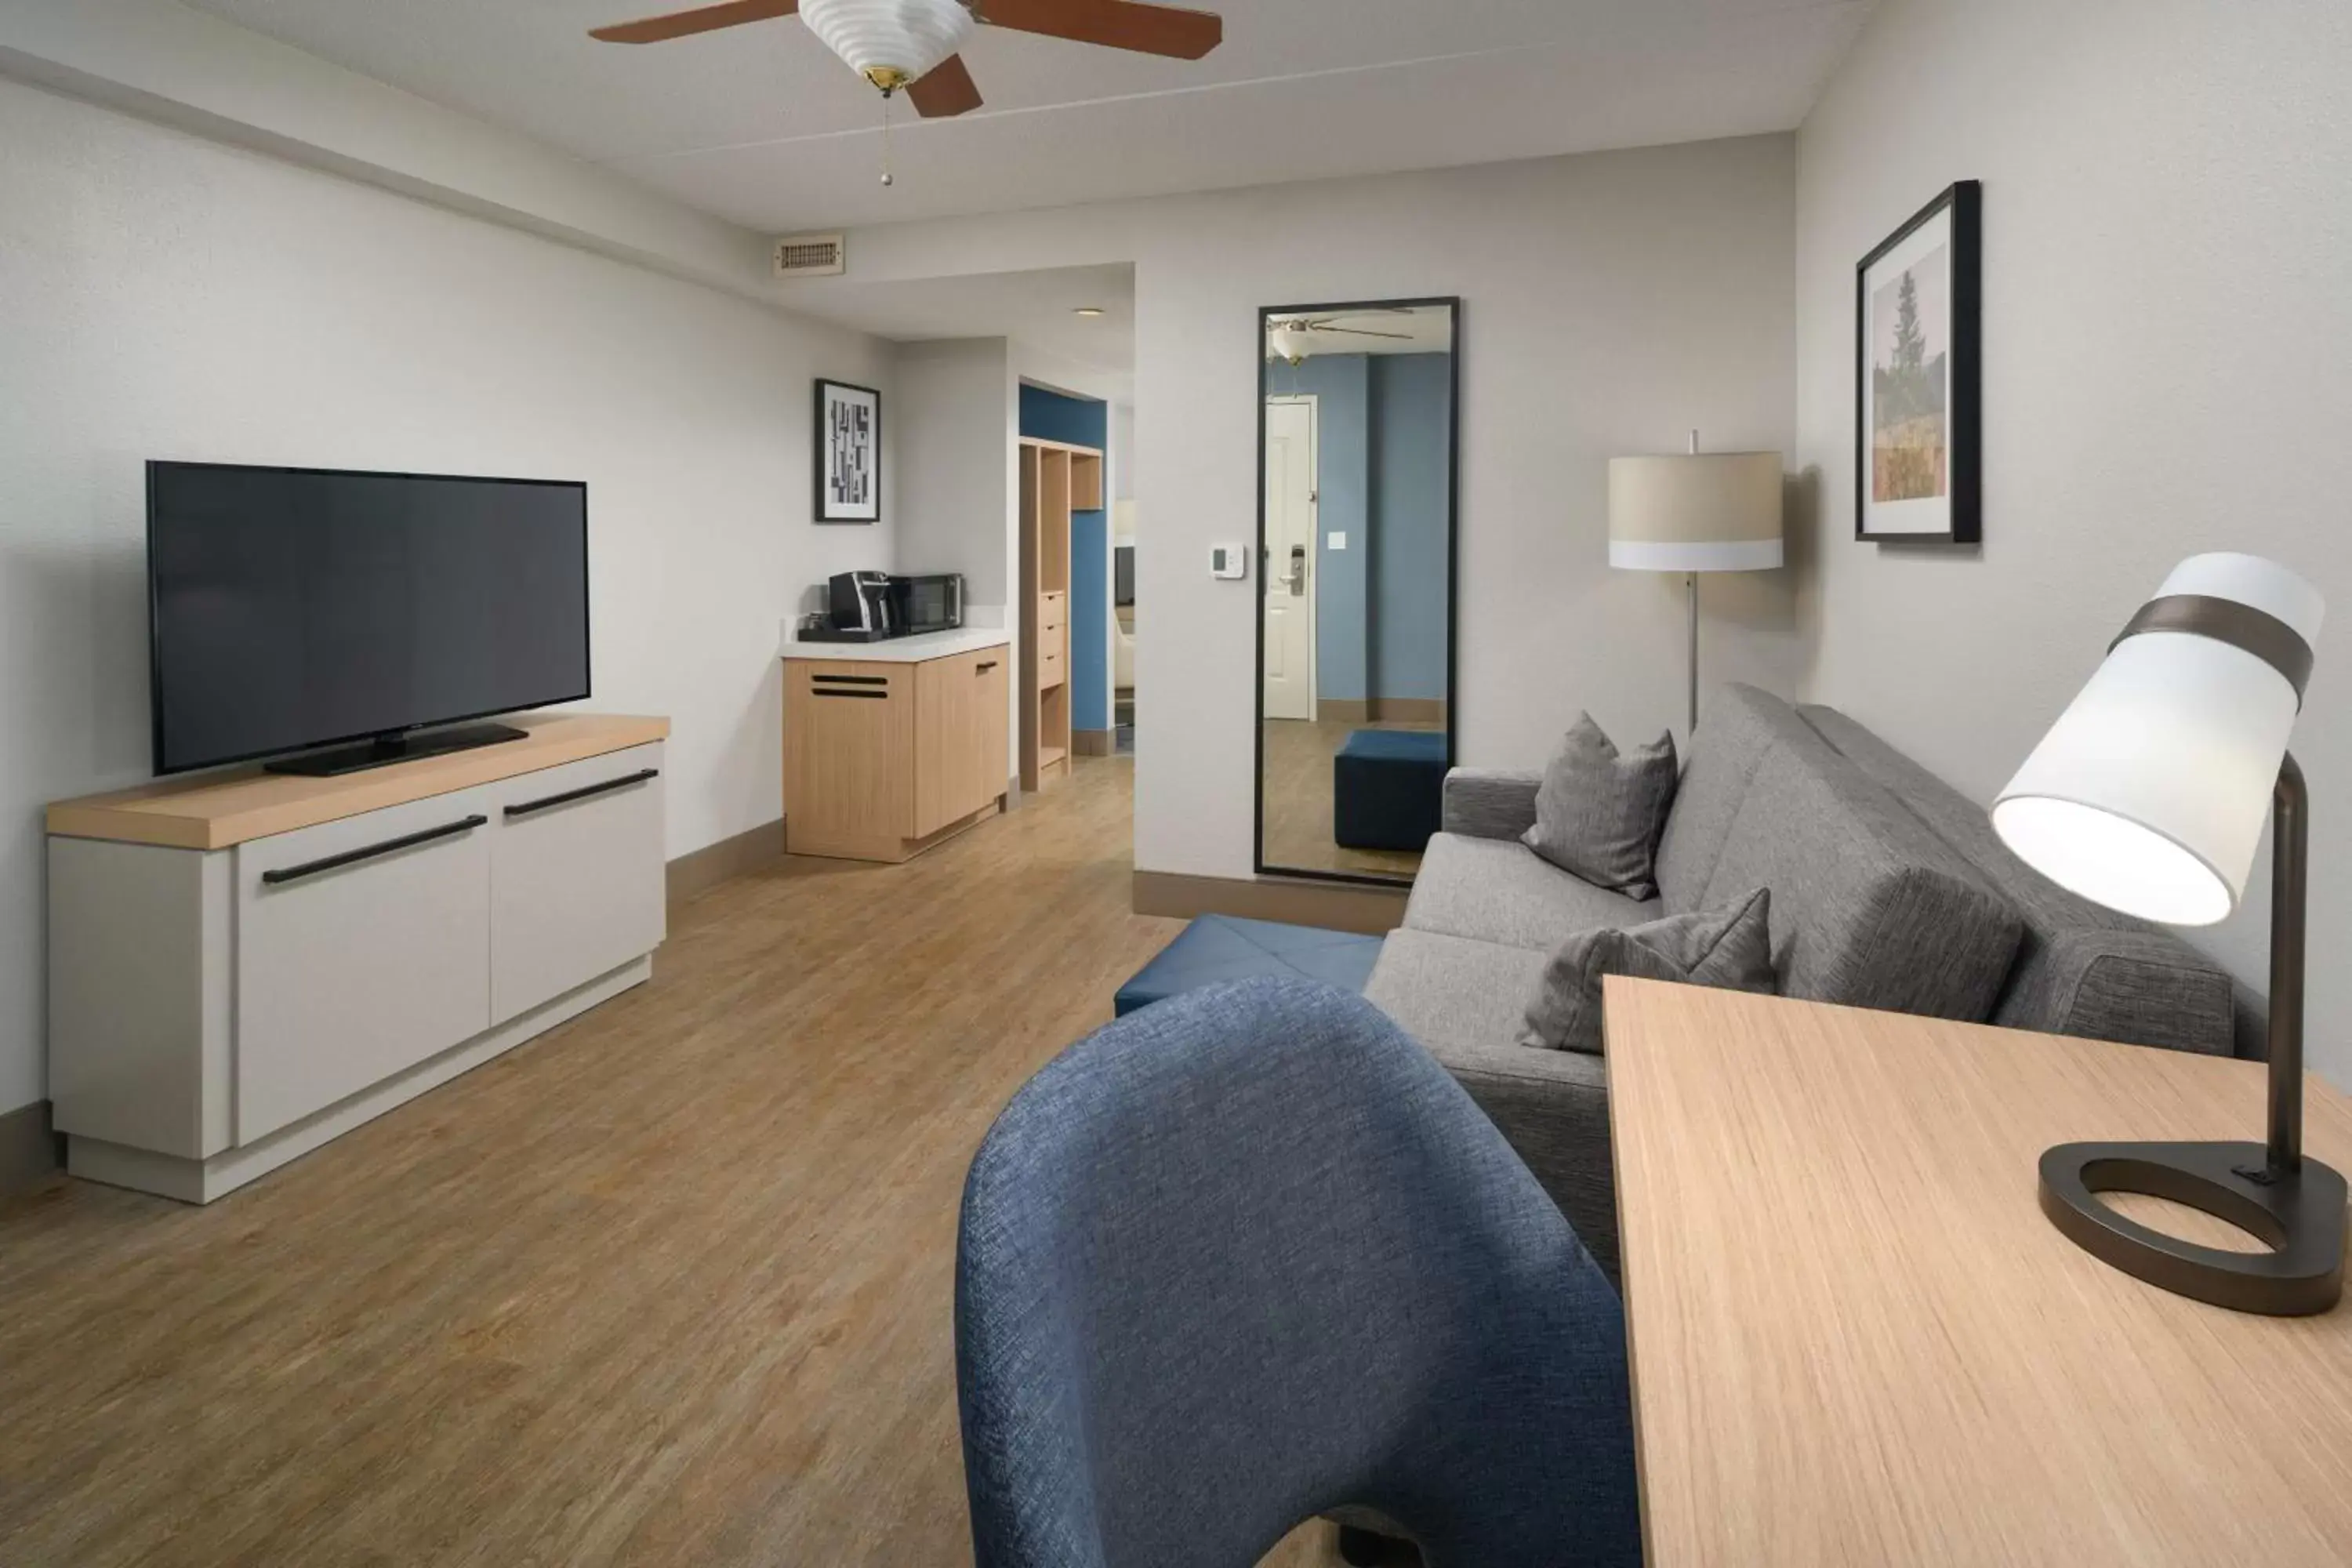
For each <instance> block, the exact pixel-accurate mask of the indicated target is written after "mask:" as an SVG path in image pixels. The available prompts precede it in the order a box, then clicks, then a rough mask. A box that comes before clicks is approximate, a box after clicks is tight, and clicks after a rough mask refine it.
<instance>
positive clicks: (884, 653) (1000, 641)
mask: <svg viewBox="0 0 2352 1568" xmlns="http://www.w3.org/2000/svg"><path fill="white" fill-rule="evenodd" d="M793 630H794V628H793V626H789V625H787V626H785V628H784V653H783V656H784V657H785V658H826V659H834V660H837V661H839V662H842V663H854V664H920V663H922V662H923V661H924V660H925V659H929V658H951V657H953V656H954V655H956V654H960V653H978V652H979V651H980V650H981V649H982V648H984V647H1010V646H1011V645H1012V642H1013V634H1011V633H1010V632H1008V631H1006V630H1005V629H1004V628H1003V626H965V627H964V628H963V629H962V630H961V631H952V632H918V633H916V634H915V635H914V636H913V637H893V638H891V639H890V640H889V641H888V642H801V641H798V640H796V639H795V638H794V637H793Z"/></svg>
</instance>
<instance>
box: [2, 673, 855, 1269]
mask: <svg viewBox="0 0 2352 1568" xmlns="http://www.w3.org/2000/svg"><path fill="white" fill-rule="evenodd" d="M877 706H878V704H877ZM518 721H519V722H520V725H521V726H522V728H523V729H524V730H525V731H527V738H526V739H524V740H522V741H520V742H516V743H514V744H512V745H499V746H486V747H483V748H481V749H479V750H474V751H462V752H453V753H449V754H447V755H443V756H435V757H425V758H422V759H419V760H416V761H414V762H410V763H404V764H403V765H401V766H398V767H384V768H373V769H370V770H368V771H367V772H364V773H352V774H350V775H347V776H344V777H341V778H303V777H298V776H294V775H291V774H287V773H264V772H262V771H261V770H260V769H258V768H236V769H232V770H229V771H227V772H226V773H210V774H205V775H203V776H200V777H195V778H189V777H173V778H168V779H158V780H156V781H155V782H154V783H152V784H143V785H140V786H138V787H136V788H133V789H129V790H122V791H118V792H116V793H114V794H110V795H97V796H92V797H90V798H89V799H85V800H76V801H60V802H58V804H57V805H52V806H50V807H49V811H48V939H49V940H48V955H49V970H48V973H49V992H48V1062H49V1096H50V1100H51V1101H52V1103H53V1107H54V1112H53V1113H54V1116H55V1121H56V1126H57V1130H58V1131H60V1132H62V1133H64V1134H66V1135H67V1154H66V1168H67V1169H68V1171H70V1172H72V1173H74V1174H75V1175H78V1176H83V1177H88V1178H90V1179H92V1180H95V1181H100V1182H111V1183H114V1184H117V1185H119V1186H126V1187H133V1188H136V1189H138V1190H140V1191H142V1192H149V1193H158V1194H163V1195H164V1196H166V1197H174V1198H180V1199H183V1200H184V1201H186V1202H190V1203H200V1204H201V1203H209V1202H211V1201H212V1200H213V1199H215V1198H216V1197H219V1196H220V1195H221V1194H224V1193H226V1192H230V1191H233V1190H234V1189H236V1188H237V1187H239V1186H242V1185H243V1184H246V1183H247V1182H249V1181H252V1180H253V1179H254V1178H255V1177H257V1176H259V1175H261V1174H262V1173H265V1172H268V1171H271V1170H274V1169H276V1168H277V1167H278V1166H280V1165H283V1164H285V1163H288V1162H289V1161H291V1160H293V1159H295V1158H297V1157H299V1155H301V1154H303V1153H305V1152H308V1151H310V1150H312V1149H315V1148H318V1147H319V1146H320V1144H322V1143H325V1142H328V1141H329V1140H331V1139H333V1138H336V1137H338V1136H340V1135H341V1134H342V1133H343V1132H345V1131H349V1130H350V1129H351V1128H353V1127H356V1126H358V1125H359V1124H360V1123H361V1122H362V1121H367V1120H369V1119H370V1118H371V1117H374V1116H379V1115H382V1114H383V1112H384V1111H387V1110H391V1109H392V1108H393V1107H394V1106H395V1105H398V1104H401V1103H402V1102H403V1101H404V1100H413V1099H415V1097H416V1096H418V1095H420V1094H423V1093H424V1092H425V1090H427V1089H431V1088H433V1087H434V1086H435V1085H436V1084H439V1083H443V1082H446V1081H447V1080H448V1079H453V1078H456V1077H457V1075H458V1074H460V1073H463V1072H465V1071H467V1069H469V1068H474V1067H476V1066H478V1065H479V1064H481V1063H483V1062H485V1061H488V1060H489V1059H490V1058H493V1057H495V1056H497V1055H498V1054H499V1053H500V1052H501V1051H505V1050H507V1049H509V1048H510V1047H514V1046H517V1045H520V1044H521V1043H522V1042H523V1041H524V1040H527V1039H530V1038H531V1037H533V1036H536V1035H542V1034H544V1033H546V1032H547V1031H548V1030H550V1029H552V1028H553V1027H555V1026H557V1025H558V1024H561V1023H562V1022H563V1021H564V1020H565V1019H567V1018H570V1017H572V1016H575V1015H578V1014H581V1013H584V1012H586V1011H587V1010H588V1009H589V1008H591V1007H593V1006H594V1005H596V1004H598V1003H600V1002H602V1001H604V999H605V998H607V997H610V996H614V995H617V994H620V993H621V992H623V991H625V990H627V989H628V988H629V987H630V986H633V985H635V984H637V983H638V982H640V981H642V980H644V979H646V977H647V975H648V974H650V973H651V972H652V968H651V966H652V954H653V952H654V950H655V949H656V947H658V946H659V945H660V944H661V941H662V937H663V935H664V933H665V931H666V930H667V923H666V916H665V914H664V898H663V893H664V885H663V884H664V872H663V862H664V854H663V850H664V845H665V833H664V826H663V824H664V811H663V795H662V785H663V783H664V780H663V777H662V774H663V771H664V765H665V764H664V762H663V746H664V743H665V742H666V739H667V735H668V733H669V724H668V722H667V721H666V720H661V719H648V718H629V717H625V716H623V715H620V714H610V713H562V714H524V715H520V716H518ZM433 738H434V737H431V736H425V737H420V739H426V740H430V739H433ZM0 1247H5V1243H0Z"/></svg>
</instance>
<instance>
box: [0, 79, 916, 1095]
mask: <svg viewBox="0 0 2352 1568" xmlns="http://www.w3.org/2000/svg"><path fill="white" fill-rule="evenodd" d="M0 149H5V153H0V343H5V345H6V346H5V358H0V364H5V369H0V736H5V741H0V810H5V819H6V822H7V824H8V826H7V830H6V832H5V834H0V1110H7V1109H10V1108H13V1107H16V1106H19V1105H23V1104H26V1103H28V1102H30V1101H32V1100H37V1099H38V1098H40V1097H41V1095H42V1093H43V1071H42V1064H41V1039H42V1026H41V1015H42V986H41V980H40V973H41V952H42V948H43V942H42V936H41V889H42V871H41V839H40V830H39V808H40V806H41V805H42V804H43V803H44V802H46V801H48V800H51V799H55V798H58V797H60V796H65V795H78V794H81V793H83V792H86V791H89V790H93V789H100V788H106V787H111V786H115V785H120V784H129V783H132V782H135V781H138V780H141V779H143V778H144V777H146V776H147V772H148V754H147V695H146V658H147V652H146V646H147V639H146V626H145V612H144V607H143V605H144V600H143V592H144V590H143V576H142V574H143V570H144V568H143V565H142V548H143V547H142V518H143V510H142V468H141V465H142V462H143V460H144V459H146V458H164V457H168V458H208V459H218V460H224V461H232V462H260V463H271V462H291V463H302V464H317V465H321V466H328V467H351V468H397V469H410V470H425V471H433V470H440V471H450V472H459V473H492V474H516V475H531V476H543V477H553V478H562V479H584V480H586V481H587V482H588V485H589V498H590V538H591V546H592V563H591V573H592V590H593V606H592V610H593V636H594V644H595V647H594V654H595V669H594V679H595V693H596V695H595V700H594V701H593V704H592V705H593V706H594V707H597V708H603V709H607V710H621V711H634V712H649V713H667V714H669V715H670V716H671V717H672V718H673V719H674V720H675V721H676V733H675V737H674V739H673V740H672V742H671V746H670V764H669V766H670V783H669V788H668V791H667V795H668V800H669V812H670V821H669V852H670V853H671V854H672V855H673V856H676V855H679V854H683V853H685V852H687V851H689V850H692V849H695V848H698V847H702V846H704V845H707V844H709V843H711V842H714V841H716V840H718V839H720V838H723V837H728V836H730V835H732V834H735V833H740V832H742V831H745V830H747V829H749V828H751V827H754V826H758V825H760V824H761V823H762V822H765V821H770V820H772V819H773V818H774V817H775V816H777V814H778V810H779V797H780V794H781V788H782V781H781V778H780V770H781V763H780V753H781V740H780V725H781V715H780V711H779V703H780V692H779V688H778V675H777V665H776V658H775V655H776V647H777V629H778V626H779V623H780V622H781V621H782V618H783V617H784V616H786V615H787V614H788V613H790V611H791V610H792V608H793V604H794V601H795V600H796V598H797V597H798V595H799V594H800V593H801V591H802V590H803V587H804V586H805V585H806V584H810V583H812V582H815V581H817V580H820V579H822V578H823V577H824V575H825V574H828V573H830V572H834V571H836V570H843V569H846V568H849V567H855V566H887V565H889V564H890V563H891V562H892V555H891V529H890V528H889V527H888V526H887V523H886V525H884V526H881V527H877V528H829V529H820V528H817V527H816V526H814V524H813V523H812V522H811V521H809V510H810V480H809V472H810V469H809V449H808V447H809V426H810V413H809V408H810V405H809V396H810V393H809V386H810V382H811V380H812V378H814V377H815V376H817V375H830V376H835V377H839V378H842V379H845V380H849V381H855V382H860V383H863V384H867V385H879V386H883V387H885V388H886V390H887V387H888V384H889V381H888V378H889V374H890V364H891V362H890V356H889V353H888V351H887V345H884V344H880V343H877V342H874V341H872V340H869V339H866V338H864V337H862V336H859V335H857V334H855V333H851V332H847V331H836V330H834V329H830V328H819V327H814V326H810V325H807V324H803V323H801V322H798V321H793V320H790V319H788V318H785V317H783V316H781V315H779V314H777V313H775V312H773V311H771V310H766V309H763V308H761V306H758V305H754V304H751V303H749V302H746V301H744V300H739V299H735V298H732V297H730V296H728V295H725V294H721V293H718V292H715V291H712V290H710V289H704V288H700V287H696V286H693V285H689V284H686V283H682V282H678V281H676V280H674V279H669V278H667V277H663V276H659V275H656V274H655V273H652V272H648V271H645V270H641V269H638V268H632V267H628V266H625V265H622V264H620V263H617V262H614V261H612V260H608V259H605V258H602V257H598V256H594V255H591V254H588V253H587V252H584V251H582V250H579V249H576V248H572V247H567V246H562V245H558V244H554V243H551V242H550V241H548V240H545V239H541V238H538V237H533V236H530V235H528V234H524V233H520V232H518V231H516V230H514V229H512V228H508V227H503V226H498V225H494V224H488V223H484V222H480V221H478V220H476V219H474V218H471V217H467V216H459V215H457V214H455V213H451V212H449V211H446V210H444V209H442V208H439V207H436V206H432V205H425V204H423V203H420V202H415V201H411V200H408V199H406V198H404V197H401V196H395V195H389V194H387V193H385V192H383V191H382V190H379V189H375V188H373V187H371V186H368V185H363V184H352V183H350V182H347V181H344V180H341V179H337V178H334V177H331V176H329V175H325V174H318V173H315V172H312V171H310V170H308V169H304V168H299V167H296V166H294V165H291V164H289V163H282V162H279V161H278V160H276V159H273V158H269V157H266V156H263V155H261V154H258V153H248V152H245V151H241V150H237V149H234V148H228V147H224V146H220V145H217V144H215V143H213V142H205V141H200V140H197V139H195V138H194V137H191V136H188V135H185V134H183V133H182V132H176V131H172V130H166V129H163V128H161V127H158V126H154V125H152V124H148V123H146V122H143V121H137V120H132V119H129V118H126V117H124V116H122V115H120V114H117V113H115V112H113V111H112V110H106V109H101V108H99V107H96V106H93V105H90V104H88V103H83V102H79V101H76V100H70V99H66V98H61V97H57V96H53V95H51V94H49V93H47V92H45V91H42V90H38V89H33V88H28V87H24V86H20V85H17V84H15V83H11V82H6V81H0ZM886 460H887V452H886ZM891 488H893V487H892V486H891V484H890V480H889V478H888V476H887V474H886V494H887V493H889V489H891Z"/></svg>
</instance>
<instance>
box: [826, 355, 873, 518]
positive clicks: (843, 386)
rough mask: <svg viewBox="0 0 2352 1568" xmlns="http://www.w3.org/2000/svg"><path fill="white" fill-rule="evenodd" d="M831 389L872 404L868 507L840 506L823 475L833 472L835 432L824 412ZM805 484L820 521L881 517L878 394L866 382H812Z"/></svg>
mask: <svg viewBox="0 0 2352 1568" xmlns="http://www.w3.org/2000/svg"><path fill="white" fill-rule="evenodd" d="M835 393H848V394H850V395H851V400H852V401H855V400H856V399H865V400H866V401H867V402H869V403H870V404H871V405H872V407H873V426H874V436H873V440H874V452H873V464H874V466H873V478H874V500H873V504H872V507H871V509H870V510H867V509H863V508H856V507H844V506H843V505H841V504H840V503H839V502H838V501H837V500H836V499H835V496H834V494H833V488H832V486H831V485H830V484H829V483H827V477H828V476H829V475H830V474H831V473H832V472H833V468H834V458H835V445H834V444H835V437H836V436H837V434H838V432H837V430H836V429H835V426H834V422H833V421H832V419H831V418H830V417H829V410H830V408H831V405H832V401H833V397H832V395H833V394H835ZM809 486H810V490H811V498H812V499H811V505H812V509H813V515H814V517H815V519H816V521H818V522H821V523H835V524H847V525H852V526H871V525H872V524H874V523H877V522H879V521H881V520H882V395H881V393H879V392H877V391H876V390H875V389H874V388H873V387H870V386H859V385H857V384H855V383H853V382H846V381H828V380H826V379H824V377H822V376H820V377H818V378H817V383H816V405H815V409H814V413H813V414H812V415H811V416H810V433H809Z"/></svg>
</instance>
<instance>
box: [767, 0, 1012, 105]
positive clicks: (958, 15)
mask: <svg viewBox="0 0 2352 1568" xmlns="http://www.w3.org/2000/svg"><path fill="white" fill-rule="evenodd" d="M800 15H801V20H802V21H803V22H806V23H807V24H808V26H809V31H810V32H812V33H814V34H815V35H816V36H817V37H819V38H820V39H822V40H824V47H826V48H828V49H831V50H832V51H833V52H834V53H835V54H836V55H839V56H840V57H841V58H843V59H844V60H845V61H847V62H848V63H849V68H851V69H852V70H854V71H856V72H857V73H858V74H859V75H860V76H863V77H865V78H866V79H868V80H871V81H875V82H876V85H877V86H879V85H883V83H884V81H886V80H887V79H891V78H897V79H899V80H903V81H914V80H916V79H919V78H921V77H923V76H925V75H927V74H929V71H930V70H931V69H932V68H933V67H935V66H937V65H939V64H940V62H941V61H942V60H945V59H946V58H948V57H949V56H950V55H952V54H954V53H955V52H956V51H957V50H959V49H961V48H962V47H964V45H965V44H966V43H967V42H969V41H970V40H971V35H972V31H973V28H974V26H975V24H974V23H973V21H972V16H971V12H970V11H969V10H967V9H965V8H964V7H963V6H962V5H960V4H958V0H801V7H800Z"/></svg>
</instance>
